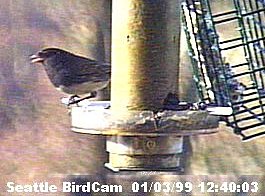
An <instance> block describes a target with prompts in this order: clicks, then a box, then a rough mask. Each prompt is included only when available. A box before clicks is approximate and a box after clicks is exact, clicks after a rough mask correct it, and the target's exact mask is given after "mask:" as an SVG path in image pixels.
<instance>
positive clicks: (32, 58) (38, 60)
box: [29, 54, 44, 63]
mask: <svg viewBox="0 0 265 196" xmlns="http://www.w3.org/2000/svg"><path fill="white" fill-rule="evenodd" d="M29 59H30V62H31V63H42V62H43V61H44V58H41V57H40V56H39V55H38V54H34V55H31V56H30V57H29Z"/></svg>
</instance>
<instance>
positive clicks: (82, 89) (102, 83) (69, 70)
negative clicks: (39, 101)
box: [30, 48, 111, 104]
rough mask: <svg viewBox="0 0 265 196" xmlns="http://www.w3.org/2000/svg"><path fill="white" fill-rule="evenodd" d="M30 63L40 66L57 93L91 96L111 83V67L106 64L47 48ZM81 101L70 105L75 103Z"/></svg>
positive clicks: (57, 49) (71, 102)
mask: <svg viewBox="0 0 265 196" xmlns="http://www.w3.org/2000/svg"><path fill="white" fill-rule="evenodd" d="M30 60H31V63H41V64H42V65H43V66H44V68H45V71H46V73H47V75H48V77H49V79H50V81H51V82H52V84H53V85H54V86H55V87H56V88H57V89H58V90H60V91H62V92H65V93H67V94H71V95H72V97H74V96H77V95H84V94H88V93H89V94H90V96H89V97H86V98H91V97H94V96H95V95H96V91H98V90H101V89H103V88H105V87H106V86H107V85H108V83H109V81H110V74H111V66H110V64H109V63H100V62H98V61H95V60H92V59H89V58H85V57H82V56H78V55H75V54H72V53H70V52H68V51H65V50H62V49H59V48H46V49H43V50H41V51H39V52H37V53H36V54H34V55H32V56H30ZM81 100H83V98H81V99H79V100H75V101H73V100H72V101H70V102H69V104H73V103H77V102H79V101H81Z"/></svg>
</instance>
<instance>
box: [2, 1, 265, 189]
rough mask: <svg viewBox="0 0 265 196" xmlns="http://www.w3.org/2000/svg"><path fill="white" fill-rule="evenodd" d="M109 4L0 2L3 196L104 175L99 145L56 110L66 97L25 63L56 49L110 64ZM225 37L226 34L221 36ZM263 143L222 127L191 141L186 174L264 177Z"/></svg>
mask: <svg viewBox="0 0 265 196" xmlns="http://www.w3.org/2000/svg"><path fill="white" fill-rule="evenodd" d="M110 2H111V1H110V0H75V1H73V0H61V1H52V0H0V40H1V41H0V46H1V47H0V96H1V98H0V157H1V158H0V160H1V161H0V174H1V178H0V192H1V191H3V188H5V184H6V182H7V181H10V180H11V181H14V182H17V183H23V184H25V183H27V182H28V183H29V182H32V181H41V179H43V180H46V181H49V182H51V183H52V181H51V180H52V179H54V178H56V179H58V177H59V178H60V176H62V177H64V176H65V175H68V174H78V173H81V174H94V173H104V172H105V170H104V169H102V168H103V167H102V165H103V163H104V162H106V157H107V156H106V153H105V143H104V138H101V137H98V136H91V135H79V134H76V133H72V132H71V131H70V116H69V115H68V113H67V109H66V108H65V107H64V106H63V105H62V104H61V103H60V98H61V97H63V96H64V95H63V94H61V93H60V92H58V91H57V90H55V89H54V88H53V86H52V85H51V83H50V82H49V80H48V78H47V76H46V74H45V72H44V70H43V68H42V67H41V66H37V65H30V64H29V60H28V57H29V55H31V54H33V53H35V52H36V51H38V50H39V49H41V48H43V47H60V48H64V49H67V50H69V51H72V52H74V53H77V54H80V55H84V56H88V57H92V58H95V59H98V60H103V59H105V60H106V61H107V62H110V14H111V12H110V8H111V5H110ZM229 2H231V1H230V0H218V1H217V0H216V1H215V5H216V9H219V10H220V11H222V10H224V9H227V7H229ZM229 33H230V32H229V29H224V31H223V35H221V36H226V35H229ZM182 42H183V43H181V45H182V46H183V45H185V39H184V38H183V39H182ZM181 48H182V52H181V82H180V84H181V94H182V97H183V99H186V100H192V99H191V98H192V97H195V95H194V85H193V84H192V82H191V66H190V62H189V59H188V57H187V55H186V50H185V47H181ZM228 58H230V59H231V58H237V55H236V54H234V55H233V56H230V57H228ZM264 141H265V137H264V138H259V139H255V140H253V141H251V142H248V143H242V142H241V141H240V138H238V137H236V136H235V135H233V134H232V132H231V130H229V129H228V128H226V127H224V126H223V128H222V129H221V131H220V132H219V133H217V134H214V135H208V136H199V137H192V146H193V156H192V157H191V159H190V163H191V165H190V168H189V170H188V174H203V175H204V174H237V175H243V174H257V173H261V172H264V171H265V156H264V152H265V147H264Z"/></svg>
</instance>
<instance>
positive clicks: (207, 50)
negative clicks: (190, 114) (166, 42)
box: [182, 0, 265, 140]
mask: <svg viewBox="0 0 265 196" xmlns="http://www.w3.org/2000/svg"><path fill="white" fill-rule="evenodd" d="M230 1H231V2H230V5H232V6H231V7H230V9H229V10H226V11H223V12H216V13H215V12H213V11H212V10H213V9H212V6H213V2H211V1H210V0H185V1H184V2H183V3H182V12H183V13H182V16H183V17H182V20H183V28H184V31H185V34H186V38H187V43H188V52H189V56H190V59H191V63H192V66H193V71H194V74H193V77H194V80H195V82H196V86H197V89H198V94H199V97H200V99H201V101H203V102H206V103H207V104H214V105H218V106H229V107H231V108H232V109H233V114H232V115H231V116H229V117H227V118H225V119H224V120H225V121H226V122H227V125H228V126H230V127H232V128H233V130H234V132H235V133H236V134H239V135H241V136H242V137H243V140H247V139H251V138H253V137H256V136H260V135H262V134H265V131H264V130H265V129H264V128H265V126H264V125H265V123H264V122H265V121H264V120H265V113H264V110H265V88H264V85H265V80H264V79H265V67H264V66H265V56H264V54H265V0H230ZM223 29H229V32H230V33H229V34H230V37H227V36H226V37H225V38H224V37H222V36H220V34H221V33H222V30H223ZM235 54H236V58H234V59H231V58H229V57H230V56H231V55H235Z"/></svg>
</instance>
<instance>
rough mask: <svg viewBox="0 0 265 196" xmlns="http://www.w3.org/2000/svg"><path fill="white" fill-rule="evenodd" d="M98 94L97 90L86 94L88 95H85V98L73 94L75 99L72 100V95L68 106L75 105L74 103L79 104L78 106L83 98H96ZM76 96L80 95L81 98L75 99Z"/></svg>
mask: <svg viewBox="0 0 265 196" xmlns="http://www.w3.org/2000/svg"><path fill="white" fill-rule="evenodd" d="M96 96H97V92H96V91H94V92H91V93H90V95H89V96H86V97H83V98H80V97H79V96H78V95H73V96H72V97H73V100H71V98H72V97H70V99H69V103H68V106H70V105H73V104H77V106H78V103H79V102H81V101H83V100H86V99H91V98H95V97H96ZM76 97H78V98H79V99H75V98H76Z"/></svg>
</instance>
